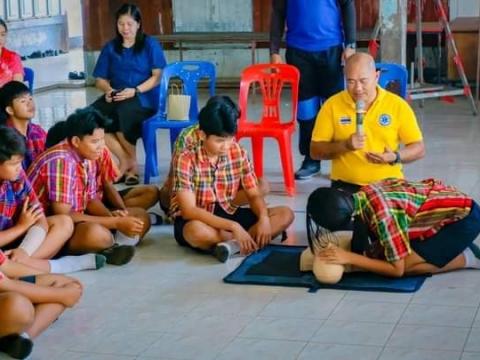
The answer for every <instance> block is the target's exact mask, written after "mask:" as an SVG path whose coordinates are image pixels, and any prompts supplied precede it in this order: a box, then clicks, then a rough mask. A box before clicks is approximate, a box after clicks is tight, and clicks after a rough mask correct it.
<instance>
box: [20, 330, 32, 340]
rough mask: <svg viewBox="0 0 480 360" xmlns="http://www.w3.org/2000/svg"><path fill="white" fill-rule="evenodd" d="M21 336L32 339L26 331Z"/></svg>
mask: <svg viewBox="0 0 480 360" xmlns="http://www.w3.org/2000/svg"><path fill="white" fill-rule="evenodd" d="M20 336H21V337H23V338H25V339H30V335H28V334H27V333H26V332H23V333H21V334H20Z"/></svg>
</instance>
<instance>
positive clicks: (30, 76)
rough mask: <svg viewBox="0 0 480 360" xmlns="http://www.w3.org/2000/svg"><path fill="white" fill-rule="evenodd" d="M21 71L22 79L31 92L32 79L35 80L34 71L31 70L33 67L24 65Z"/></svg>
mask: <svg viewBox="0 0 480 360" xmlns="http://www.w3.org/2000/svg"><path fill="white" fill-rule="evenodd" d="M23 73H24V74H25V75H24V76H23V81H26V82H27V83H28V88H29V89H30V92H33V81H34V80H35V73H34V72H33V69H31V68H29V67H24V68H23Z"/></svg>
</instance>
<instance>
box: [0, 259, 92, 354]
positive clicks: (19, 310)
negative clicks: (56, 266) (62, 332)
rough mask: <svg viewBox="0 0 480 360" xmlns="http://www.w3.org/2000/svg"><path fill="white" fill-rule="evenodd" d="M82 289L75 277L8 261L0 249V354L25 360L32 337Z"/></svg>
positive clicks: (72, 304)
mask: <svg viewBox="0 0 480 360" xmlns="http://www.w3.org/2000/svg"><path fill="white" fill-rule="evenodd" d="M82 290H83V287H82V284H81V283H80V282H79V281H78V280H76V279H73V278H70V277H66V276H63V275H51V274H42V271H39V270H38V269H33V268H30V267H28V266H26V265H23V264H20V263H17V262H14V261H11V260H8V258H7V256H6V255H5V254H4V253H3V252H2V251H1V250H0V353H6V354H7V355H9V356H11V357H13V358H15V359H25V358H26V357H27V356H28V355H29V354H30V353H31V351H32V347H33V342H32V339H34V338H35V337H37V336H38V335H40V334H41V333H42V332H43V331H44V330H46V329H47V328H48V327H49V326H50V325H51V324H52V323H53V322H54V321H56V320H57V319H58V317H59V316H60V315H61V314H62V313H63V312H64V311H65V309H66V308H69V307H72V306H74V305H75V304H76V303H77V302H78V300H79V299H80V297H81V295H82Z"/></svg>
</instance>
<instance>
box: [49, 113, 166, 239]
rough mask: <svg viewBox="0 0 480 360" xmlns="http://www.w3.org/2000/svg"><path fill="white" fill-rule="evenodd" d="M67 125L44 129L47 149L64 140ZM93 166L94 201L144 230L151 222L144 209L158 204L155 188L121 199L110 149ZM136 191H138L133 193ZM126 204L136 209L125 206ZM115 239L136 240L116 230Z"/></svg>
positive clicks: (139, 191)
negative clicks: (133, 221)
mask: <svg viewBox="0 0 480 360" xmlns="http://www.w3.org/2000/svg"><path fill="white" fill-rule="evenodd" d="M67 126H68V123H67V121H60V122H58V123H56V124H55V125H54V126H52V127H51V128H50V129H49V130H48V135H47V141H46V145H47V148H51V147H52V146H55V145H57V144H58V143H60V142H61V141H63V140H65V137H66V136H67V135H66V134H67V133H68V130H67ZM95 164H96V192H97V196H96V198H97V199H98V200H99V201H101V202H102V204H103V205H105V207H106V208H105V209H103V210H104V211H109V212H110V213H111V214H112V215H114V216H117V217H119V216H120V217H122V216H123V217H129V216H132V217H135V218H137V219H140V220H141V221H142V222H143V223H144V224H145V227H146V229H147V230H148V229H149V228H150V223H151V221H150V216H149V214H148V213H147V211H146V210H145V209H146V208H147V209H148V208H149V207H152V206H153V205H154V204H155V202H156V201H158V189H157V188H156V187H155V186H154V185H149V186H137V187H131V188H129V189H132V191H129V192H128V193H133V195H134V196H133V197H128V198H126V197H125V196H122V195H121V194H120V192H119V191H118V190H117V189H116V188H115V186H114V185H113V183H112V181H113V179H114V178H115V177H116V176H117V175H116V174H117V167H116V166H115V163H114V161H113V159H112V155H111V153H110V150H109V149H108V148H107V147H106V146H105V147H104V148H103V151H102V154H101V155H100V157H99V158H98V159H97V160H96V161H95ZM137 189H138V191H136V190H137ZM130 204H134V205H137V206H129V205H130ZM156 216H158V215H156ZM156 216H154V217H156ZM158 217H159V218H160V221H163V219H162V218H161V217H160V216H158ZM119 237H120V238H122V239H123V244H124V245H136V244H137V243H138V242H139V240H140V238H139V236H134V237H131V238H128V237H124V236H123V234H122V233H121V232H120V231H117V232H116V234H115V238H116V239H117V240H118V238H119ZM120 242H122V241H120Z"/></svg>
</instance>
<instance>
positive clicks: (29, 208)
mask: <svg viewBox="0 0 480 360" xmlns="http://www.w3.org/2000/svg"><path fill="white" fill-rule="evenodd" d="M24 153H25V143H24V141H23V139H22V138H21V136H20V135H19V134H18V132H17V131H16V130H14V129H11V128H7V127H3V126H0V249H4V250H6V251H5V254H7V255H8V256H9V257H10V259H12V260H15V261H18V262H21V263H24V264H27V265H29V266H32V267H35V268H37V269H40V270H42V271H44V272H54V273H65V272H73V271H78V270H85V269H97V268H99V267H101V266H103V264H104V263H105V259H104V257H103V256H95V255H94V254H87V255H83V256H78V257H72V256H69V257H63V258H59V259H55V260H48V259H50V258H52V257H53V256H54V255H56V254H57V253H58V252H59V251H60V249H61V248H62V247H63V246H64V245H65V243H66V242H67V241H68V239H69V238H70V236H71V235H72V232H73V222H72V220H71V218H70V217H69V216H66V215H57V216H52V217H48V218H46V217H45V215H44V212H43V210H42V207H41V205H40V203H39V201H38V199H37V196H36V194H35V192H34V191H33V190H32V186H31V184H30V182H29V180H28V179H27V177H26V175H25V173H24V171H23V169H22V165H21V163H22V159H23V154H24Z"/></svg>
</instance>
